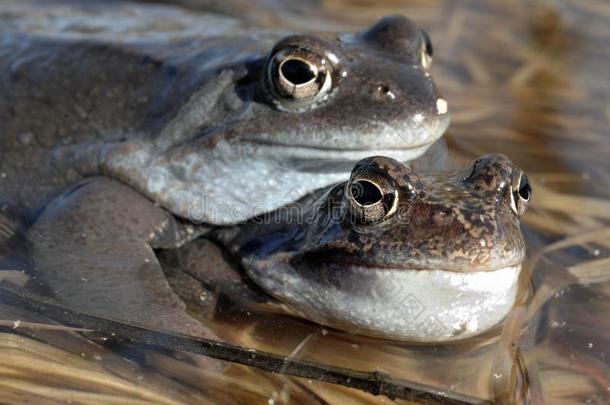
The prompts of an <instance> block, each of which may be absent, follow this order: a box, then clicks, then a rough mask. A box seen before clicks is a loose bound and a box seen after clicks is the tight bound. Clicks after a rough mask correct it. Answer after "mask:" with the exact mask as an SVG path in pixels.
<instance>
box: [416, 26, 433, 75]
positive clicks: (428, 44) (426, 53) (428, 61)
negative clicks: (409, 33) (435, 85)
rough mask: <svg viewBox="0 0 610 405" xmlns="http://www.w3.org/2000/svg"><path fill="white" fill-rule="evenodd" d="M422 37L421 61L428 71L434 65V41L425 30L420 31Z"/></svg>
mask: <svg viewBox="0 0 610 405" xmlns="http://www.w3.org/2000/svg"><path fill="white" fill-rule="evenodd" d="M419 32H420V37H421V44H420V59H421V64H422V66H423V67H424V68H426V69H428V68H429V67H430V66H431V65H432V56H433V54H434V49H433V48H432V41H431V40H430V37H429V36H428V34H427V33H426V31H424V30H419Z"/></svg>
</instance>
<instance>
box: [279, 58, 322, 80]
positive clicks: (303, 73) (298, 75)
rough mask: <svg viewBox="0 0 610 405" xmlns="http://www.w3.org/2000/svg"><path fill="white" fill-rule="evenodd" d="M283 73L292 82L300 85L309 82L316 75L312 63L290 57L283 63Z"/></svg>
mask: <svg viewBox="0 0 610 405" xmlns="http://www.w3.org/2000/svg"><path fill="white" fill-rule="evenodd" d="M281 69H282V74H283V75H284V77H285V78H286V79H287V80H288V81H290V82H291V83H292V84H294V85H295V86H296V85H299V84H304V83H307V82H309V81H310V80H312V79H314V78H315V77H316V72H314V71H313V69H312V67H311V65H310V64H309V63H307V62H304V61H302V60H298V59H290V60H287V61H286V62H284V63H283V64H282V67H281Z"/></svg>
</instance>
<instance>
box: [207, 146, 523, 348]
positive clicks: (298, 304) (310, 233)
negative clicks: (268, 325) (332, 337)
mask: <svg viewBox="0 0 610 405" xmlns="http://www.w3.org/2000/svg"><path fill="white" fill-rule="evenodd" d="M363 181H364V182H366V184H368V185H369V186H370V185H371V184H375V185H376V186H377V187H378V188H377V191H375V190H373V189H371V188H369V192H368V194H367V193H365V194H366V195H365V197H358V193H361V194H362V191H363V190H364V189H363V187H362V186H363V184H365V183H363ZM371 190H372V191H373V193H372V194H371V193H370V191H371ZM376 193H378V194H376ZM529 196H530V190H529V185H528V183H527V176H524V175H523V174H522V172H521V170H520V169H519V168H517V167H515V166H514V165H513V164H512V162H511V161H510V160H509V159H508V158H506V157H505V156H503V155H487V156H484V157H481V158H480V159H478V160H476V161H475V162H473V164H471V165H470V166H468V167H467V168H465V169H464V170H461V171H459V172H457V173H455V174H452V175H447V176H438V175H437V176H430V177H421V178H420V177H419V176H418V175H417V174H416V173H415V172H414V171H413V170H412V169H411V168H409V167H408V166H406V165H404V164H402V163H399V162H397V161H395V160H392V159H389V158H386V157H374V158H368V159H364V160H362V161H361V162H359V163H358V164H357V165H356V167H355V168H354V170H353V172H352V176H351V179H350V181H349V182H347V183H342V184H339V185H337V186H335V187H333V188H331V189H330V191H326V192H324V193H323V194H322V195H321V196H320V194H318V197H317V198H314V197H312V198H311V199H309V200H305V201H301V202H300V203H299V205H297V206H293V207H290V208H289V209H282V210H279V211H276V212H275V213H272V214H270V215H269V216H266V217H262V218H257V219H256V220H253V221H251V222H249V223H247V224H245V225H243V226H240V227H237V228H232V229H231V228H227V229H223V230H220V231H217V232H216V233H215V234H214V235H215V237H216V238H217V239H218V240H219V241H221V242H222V243H223V244H226V245H227V246H228V247H229V249H230V250H231V251H232V252H233V253H234V254H235V255H236V257H238V258H239V259H240V260H241V263H242V264H243V265H244V267H245V269H246V272H247V274H248V275H249V276H250V277H251V278H252V279H253V280H254V281H255V282H256V283H257V284H259V285H260V286H262V287H263V288H264V289H265V290H266V291H267V292H269V293H270V294H271V295H273V296H275V297H276V298H278V299H279V300H280V301H282V302H284V303H286V304H287V305H289V306H291V307H293V308H294V309H296V310H297V311H299V312H301V313H302V314H303V315H304V316H305V317H307V318H310V319H313V320H315V321H318V322H321V323H323V324H327V325H331V326H336V327H339V328H342V329H346V330H349V331H358V332H360V333H364V334H370V335H379V336H384V337H391V338H398V339H406V340H419V341H446V340H453V339H458V338H465V337H468V336H472V335H475V334H478V333H481V332H483V331H485V330H487V329H489V328H491V327H493V326H495V325H496V324H497V323H498V322H499V321H500V320H501V319H502V318H503V317H504V316H505V315H506V312H507V311H508V310H509V309H510V307H511V306H512V303H513V301H514V298H515V293H516V281H517V276H518V274H519V270H520V263H521V261H522V260H523V258H524V254H525V245H524V240H523V236H522V234H521V231H520V227H519V216H520V215H521V214H522V213H523V212H524V211H525V208H526V206H527V203H528V200H529ZM358 198H367V199H369V200H368V202H369V203H371V202H372V201H376V202H375V203H371V204H366V206H365V207H364V208H363V206H362V205H358V203H356V204H355V203H354V201H358ZM376 204H377V207H379V208H380V210H379V211H376V210H375V207H376ZM298 214H300V215H298ZM471 307H472V308H471ZM388 315H389V316H388Z"/></svg>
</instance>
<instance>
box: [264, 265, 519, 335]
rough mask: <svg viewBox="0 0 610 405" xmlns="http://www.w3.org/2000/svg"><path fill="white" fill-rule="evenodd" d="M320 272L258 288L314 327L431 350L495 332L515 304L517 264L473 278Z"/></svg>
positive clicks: (268, 281)
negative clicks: (428, 345)
mask: <svg viewBox="0 0 610 405" xmlns="http://www.w3.org/2000/svg"><path fill="white" fill-rule="evenodd" d="M328 264H330V263H328ZM323 267H326V266H323ZM305 270H306V271H305ZM318 270H319V271H316V272H313V273H315V274H312V269H311V267H308V268H307V269H300V268H299V266H296V267H294V266H280V267H278V268H277V271H276V272H274V273H273V274H271V277H266V278H265V279H264V281H263V283H262V286H263V288H265V289H266V290H267V291H270V292H271V294H272V295H275V296H277V298H278V299H280V300H282V301H284V302H285V303H287V304H288V305H289V306H291V307H293V308H296V309H297V310H299V311H300V312H301V313H303V314H306V315H307V317H308V318H311V319H312V320H315V321H318V322H320V323H324V324H327V325H330V326H335V327H337V328H339V329H343V330H347V331H350V332H356V333H358V334H365V335H370V336H378V337H384V338H390V339H396V340H405V341H417V342H426V343H434V342H448V341H453V340H460V339H465V338H469V337H472V336H476V335H479V334H482V333H484V332H487V331H489V330H491V329H492V328H494V327H495V326H496V325H498V323H500V322H501V321H502V320H503V319H504V318H505V317H506V315H507V314H508V313H509V311H510V310H511V308H512V307H513V305H514V303H515V300H516V297H517V288H518V279H519V274H520V271H521V265H520V264H517V265H514V266H507V267H502V268H498V269H496V270H493V271H474V272H452V271H447V270H427V271H421V270H420V271H405V269H400V268H399V269H397V268H377V269H375V270H374V271H372V269H371V268H369V267H358V266H350V267H345V268H344V267H335V266H332V265H331V268H326V269H323V268H318ZM266 275H267V276H269V275H270V274H269V273H266ZM279 286H281V288H279Z"/></svg>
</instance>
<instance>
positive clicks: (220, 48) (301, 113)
mask: <svg viewBox="0 0 610 405" xmlns="http://www.w3.org/2000/svg"><path fill="white" fill-rule="evenodd" d="M54 4H55V3H54ZM0 20H1V21H2V25H1V26H0V95H1V97H0V197H1V198H2V199H5V200H7V201H8V203H10V204H12V205H16V206H20V207H21V208H24V209H25V210H26V211H27V212H29V214H30V217H31V220H32V222H33V224H32V226H31V228H30V230H29V238H30V241H31V245H32V258H33V261H34V265H35V266H36V268H37V269H38V270H39V271H40V272H41V273H43V274H44V276H45V277H46V280H47V282H48V283H49V285H50V286H51V288H52V290H53V291H54V292H55V294H56V296H57V298H58V299H60V300H61V301H62V302H64V303H65V304H68V305H73V306H76V307H78V308H79V309H81V310H84V311H87V312H92V313H96V314H100V315H105V316H111V317H113V318H117V319H121V320H127V321H130V322H137V323H140V324H144V325H147V326H156V327H159V326H161V327H167V328H170V327H171V328H173V329H177V330H180V331H183V332H188V333H197V334H206V330H205V328H204V327H202V326H201V325H199V324H198V323H197V322H196V321H194V320H193V319H192V318H191V317H190V316H188V315H186V314H185V313H184V305H183V304H182V303H181V302H180V301H179V300H178V299H177V297H176V296H175V294H174V293H173V292H172V291H171V289H170V288H169V286H168V285H167V282H166V281H165V279H164V277H163V274H162V273H161V270H160V267H159V263H158V261H157V259H156V256H155V253H154V251H153V250H154V249H157V248H173V247H176V246H179V245H180V244H182V243H184V242H185V241H188V240H190V239H192V238H194V237H196V236H197V235H199V234H202V233H204V232H205V231H206V229H209V226H207V225H219V224H233V223H237V222H240V221H243V220H246V219H248V218H250V217H252V216H253V215H255V214H259V213H262V212H266V211H269V210H272V209H275V208H277V207H279V206H282V205H283V204H286V203H288V202H292V201H294V200H295V199H297V198H300V197H301V196H303V195H306V194H307V193H309V192H310V191H312V190H314V189H317V188H320V187H324V186H326V185H328V184H332V183H334V182H336V181H338V180H340V179H342V178H346V177H347V175H348V171H349V166H350V165H351V164H353V163H354V162H355V161H356V160H357V159H360V158H362V157H364V156H367V155H369V154H371V153H377V152H383V153H386V152H387V154H389V155H391V156H395V157H397V158H400V159H410V158H413V157H415V156H417V155H419V154H421V153H422V152H423V151H424V150H425V149H426V148H427V146H428V145H429V144H430V143H432V142H433V141H434V140H436V139H437V138H438V137H440V136H441V135H442V132H443V131H444V129H445V127H446V126H447V123H448V114H447V113H446V110H445V105H444V104H442V103H441V104H439V102H438V98H439V96H438V94H437V91H436V89H435V86H434V84H433V82H432V80H431V78H430V76H429V74H428V72H427V67H428V65H429V55H428V54H427V53H426V49H427V46H426V45H427V43H426V38H425V36H424V35H423V34H422V32H421V31H420V30H418V29H417V28H416V27H415V25H414V24H413V23H412V22H411V21H410V20H408V19H406V18H404V17H401V16H394V17H388V18H385V19H383V20H381V21H380V22H378V23H377V24H376V25H373V26H372V27H371V28H370V29H369V30H366V31H363V32H362V33H357V34H316V35H301V36H294V35H292V36H287V35H288V34H289V33H286V32H276V31H265V30H256V29H247V28H246V27H244V26H243V25H242V24H241V23H239V22H238V21H236V20H231V19H228V18H219V17H218V18H217V17H214V16H210V15H200V18H195V17H193V16H192V15H188V14H186V13H182V12H180V11H178V10H177V9H175V8H172V7H158V6H147V5H133V4H131V5H129V4H126V3H125V4H124V3H116V4H115V3H112V4H109V5H108V6H107V7H106V6H105V7H103V8H99V7H93V8H92V9H91V10H89V9H87V5H83V6H82V7H79V8H70V7H68V8H65V7H64V8H61V7H59V6H56V5H49V4H48V3H45V2H39V4H37V5H35V6H31V5H30V4H29V2H28V3H25V2H13V1H8V2H6V3H3V4H2V6H0ZM161 22H162V23H161ZM164 24H165V25H164ZM164 26H166V27H167V26H168V27H169V28H167V29H166V31H163V29H164V28H163V27H164ZM159 27H161V28H159ZM160 30H161V32H159V31H160ZM284 50H287V51H286V52H287V54H288V55H289V56H285V54H282V55H284V56H285V57H286V59H285V60H288V59H290V58H291V57H292V56H290V55H293V54H294V53H295V52H297V51H298V52H300V53H299V55H301V54H302V53H303V50H306V51H307V52H308V54H307V55H309V56H310V57H311V55H314V56H313V58H314V59H315V60H316V61H320V63H323V64H324V66H323V67H324V69H326V71H327V72H328V81H327V82H325V83H327V84H329V85H328V86H327V87H325V88H324V92H322V91H320V93H319V94H318V93H315V96H312V97H310V98H308V99H303V100H301V99H300V100H298V101H299V102H298V103H296V102H294V101H295V100H294V97H292V98H291V97H288V96H286V95H284V94H280V93H279V92H278V91H277V89H276V88H275V87H277V86H278V84H277V83H278V80H279V79H278V78H277V77H276V76H272V74H271V73H270V72H271V71H272V70H271V68H270V67H269V66H270V64H271V63H272V62H274V63H279V62H277V57H276V55H277V54H278V53H279V52H280V51H284ZM274 58H275V59H274ZM316 63H318V62H316ZM318 67H320V66H318ZM320 69H321V67H320ZM282 72H283V74H284V75H288V76H289V77H296V78H297V79H298V80H301V78H302V77H303V76H302V75H301V76H299V74H291V73H290V72H287V73H286V72H285V71H282ZM325 74H326V73H325ZM320 77H322V76H320ZM324 77H327V76H324ZM295 80H296V79H295ZM274 86H275V87H274ZM439 106H440V107H439ZM189 220H193V221H196V222H197V224H193V223H192V222H190V221H189ZM199 223H205V224H204V226H200V225H199ZM110 291H112V295H109V292H110Z"/></svg>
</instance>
